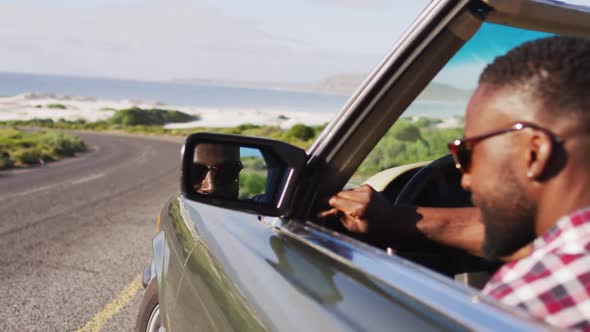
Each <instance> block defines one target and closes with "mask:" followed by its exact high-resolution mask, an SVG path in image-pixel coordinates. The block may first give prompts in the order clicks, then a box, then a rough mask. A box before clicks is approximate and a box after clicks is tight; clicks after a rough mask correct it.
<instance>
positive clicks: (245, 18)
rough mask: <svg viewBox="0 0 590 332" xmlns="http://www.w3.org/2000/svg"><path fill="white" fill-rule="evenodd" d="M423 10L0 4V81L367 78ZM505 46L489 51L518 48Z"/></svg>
mask: <svg viewBox="0 0 590 332" xmlns="http://www.w3.org/2000/svg"><path fill="white" fill-rule="evenodd" d="M544 1H550V0H544ZM570 2H573V3H579V4H587V5H590V0H571V1H570ZM427 3H428V0H412V1H409V0H248V1H244V0H83V1H80V0H51V1H47V0H0V22H2V23H1V25H0V45H2V52H0V71H3V72H26V73H45V74H60V75H75V76H95V77H109V78H127V79H139V80H174V79H211V80H226V81H244V82H281V83H310V82H312V83H313V82H317V81H319V80H321V79H323V78H326V77H329V76H332V75H337V74H349V73H352V74H367V73H368V72H370V71H371V70H372V69H373V68H374V67H375V66H376V65H377V64H378V63H379V62H380V60H381V59H382V58H383V57H384V55H385V54H386V53H387V51H388V50H389V49H390V48H391V46H392V45H393V44H394V43H395V41H396V40H397V39H398V38H399V37H400V36H401V35H402V34H403V33H404V31H405V30H406V29H407V27H408V26H410V24H411V22H412V21H413V20H414V19H415V18H416V17H417V16H418V15H419V13H420V12H421V10H422V9H423V8H424V7H425V6H426V5H427ZM492 33H496V32H494V31H492ZM525 37H527V38H529V37H530V36H525ZM505 38H506V42H505V43H503V44H502V45H500V46H501V47H499V48H496V51H497V50H500V49H501V48H508V47H511V46H512V45H516V44H517V43H518V42H519V41H520V39H522V38H521V37H514V36H513V35H512V34H510V33H508V34H506V35H505ZM519 38H520V39H519ZM490 60H491V58H486V57H485V56H484V57H483V58H481V57H480V58H478V57H473V56H472V55H470V56H467V57H465V58H457V59H456V61H455V62H454V65H455V66H454V68H455V69H456V70H457V71H458V70H460V67H469V66H471V67H473V70H474V71H475V70H481V68H482V66H483V62H485V61H490ZM482 61H483V62H482ZM459 65H461V66H459ZM471 67H470V68H471ZM449 73H451V74H449V79H451V78H452V77H454V76H455V74H453V73H452V71H449ZM439 79H441V80H445V78H444V75H440V77H439Z"/></svg>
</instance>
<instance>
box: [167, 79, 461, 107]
mask: <svg viewBox="0 0 590 332" xmlns="http://www.w3.org/2000/svg"><path fill="white" fill-rule="evenodd" d="M365 78H366V75H361V74H339V75H333V76H329V77H326V78H324V79H322V80H320V81H319V82H317V83H310V84H293V83H280V82H246V81H221V80H205V79H177V80H174V81H175V82H179V83H187V84H197V85H216V86H230V87H242V88H260V89H273V90H286V91H298V92H315V93H326V94H336V95H345V96H349V95H351V94H352V93H353V92H354V91H355V90H356V89H357V88H358V87H359V86H360V85H361V83H362V82H363V81H364V80H365ZM471 93H472V91H470V90H467V89H460V88H456V87H454V86H451V85H448V84H442V83H436V82H432V83H430V85H428V87H427V88H426V90H424V91H423V92H422V94H421V95H420V99H422V100H425V101H439V102H440V101H442V102H454V101H458V102H459V101H465V100H467V99H469V96H470V95H471Z"/></svg>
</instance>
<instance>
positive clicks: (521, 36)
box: [347, 23, 548, 191]
mask: <svg viewBox="0 0 590 332" xmlns="http://www.w3.org/2000/svg"><path fill="white" fill-rule="evenodd" d="M547 35H548V34H546V33H542V32H537V31H531V30H525V29H518V28H512V27H506V26H501V25H497V24H492V23H484V24H483V25H482V26H481V28H480V29H479V31H478V32H477V33H476V34H475V35H474V36H473V37H472V39H471V40H470V41H469V42H467V43H466V44H465V45H464V46H463V47H462V48H461V50H460V51H459V52H458V53H457V54H456V55H455V56H454V57H453V58H452V59H451V60H450V61H449V63H448V64H447V65H446V66H445V67H444V68H443V69H442V70H441V71H440V72H439V73H438V75H437V76H436V77H435V78H434V79H433V80H432V81H431V82H430V84H429V85H428V86H427V87H426V88H425V89H424V91H423V92H422V93H421V94H420V95H419V96H418V97H417V98H416V100H414V102H413V103H412V104H411V105H410V106H409V107H408V108H407V109H406V111H405V112H404V114H403V115H402V117H401V118H400V119H399V120H398V121H396V123H395V124H394V125H393V126H392V127H391V128H390V130H389V131H388V132H387V133H386V134H385V136H383V138H382V139H381V140H380V141H379V143H378V144H377V145H376V146H375V148H374V149H373V150H372V151H371V153H370V154H369V155H368V156H367V158H365V160H364V161H363V163H362V164H361V165H360V166H359V168H358V169H357V170H356V172H355V173H354V175H353V176H352V178H351V179H350V180H349V182H348V183H347V187H354V186H357V185H359V184H361V183H363V182H365V181H366V180H367V179H369V178H370V177H371V176H373V175H375V174H377V173H379V172H382V171H385V170H390V169H393V168H395V167H399V166H402V165H408V164H413V163H417V162H424V161H433V160H436V159H439V158H441V157H443V156H446V155H447V154H448V149H447V143H448V142H449V141H451V140H452V139H454V138H459V137H461V136H462V132H463V124H464V112H465V109H466V107H467V103H468V101H469V98H470V96H471V94H472V92H473V91H474V90H475V88H476V86H477V81H478V78H479V74H480V73H481V71H482V70H483V69H484V67H485V66H486V65H487V64H488V63H490V62H491V61H493V59H494V58H495V57H496V56H498V55H501V54H504V53H506V52H507V51H508V50H509V49H511V48H513V47H515V46H517V45H519V44H521V43H523V42H525V41H528V40H533V39H538V38H542V37H545V36H547ZM418 166H420V165H417V166H416V167H418ZM411 171H412V168H407V167H406V168H404V172H411ZM404 172H398V174H399V175H398V176H401V174H403V173H404ZM394 178H395V177H394ZM408 178H409V177H408ZM391 180H392V176H390V177H384V178H383V180H379V181H391ZM371 184H372V185H373V184H374V185H379V184H381V185H382V188H385V187H386V185H387V183H378V182H377V183H375V182H373V183H371ZM376 189H377V188H376ZM398 189H399V188H398ZM398 191H399V190H398Z"/></svg>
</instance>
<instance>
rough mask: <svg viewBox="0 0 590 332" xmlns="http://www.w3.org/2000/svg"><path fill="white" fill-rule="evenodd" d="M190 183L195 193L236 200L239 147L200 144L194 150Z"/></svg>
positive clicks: (239, 168)
mask: <svg viewBox="0 0 590 332" xmlns="http://www.w3.org/2000/svg"><path fill="white" fill-rule="evenodd" d="M193 160H194V163H193V165H192V169H191V183H192V184H193V188H194V189H195V191H196V192H198V193H200V194H206V195H214V196H217V197H222V198H231V199H237V198H238V193H239V189H240V183H239V175H240V171H241V170H242V163H241V162H240V148H239V146H232V145H226V144H209V143H202V144H199V145H198V146H197V147H196V148H195V154H194V158H193Z"/></svg>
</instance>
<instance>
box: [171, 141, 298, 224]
mask: <svg viewBox="0 0 590 332" xmlns="http://www.w3.org/2000/svg"><path fill="white" fill-rule="evenodd" d="M182 151H183V152H182V172H181V191H182V194H183V195H184V196H185V197H187V198H188V199H190V200H194V201H198V202H201V203H206V204H212V205H217V206H221V207H225V208H230V209H235V210H241V211H249V212H254V213H259V214H264V215H271V216H280V215H282V214H283V213H284V212H285V211H286V209H287V208H288V202H289V199H290V197H291V195H292V191H293V190H290V191H288V190H287V188H292V187H293V186H289V184H291V183H295V182H296V181H297V179H298V178H299V176H300V173H301V171H302V169H303V165H304V164H305V161H306V158H307V155H306V153H305V151H303V150H302V149H300V148H298V147H295V146H292V145H289V144H286V143H282V142H278V141H274V140H270V139H264V138H258V137H246V136H238V135H226V134H213V133H196V134H192V135H190V136H188V137H187V139H186V142H185V144H184V146H183V150H182Z"/></svg>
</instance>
